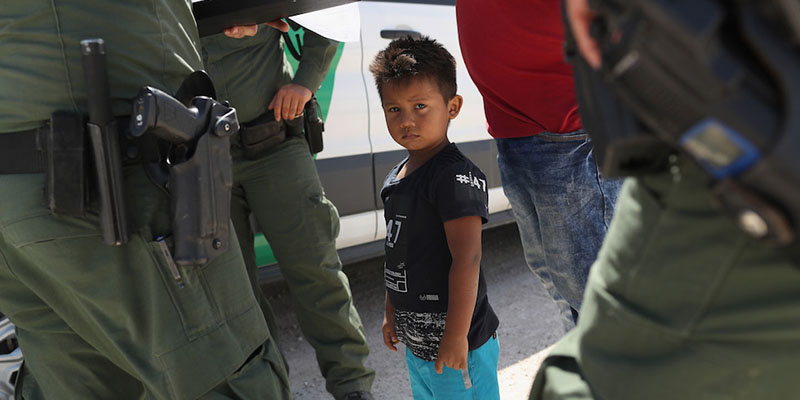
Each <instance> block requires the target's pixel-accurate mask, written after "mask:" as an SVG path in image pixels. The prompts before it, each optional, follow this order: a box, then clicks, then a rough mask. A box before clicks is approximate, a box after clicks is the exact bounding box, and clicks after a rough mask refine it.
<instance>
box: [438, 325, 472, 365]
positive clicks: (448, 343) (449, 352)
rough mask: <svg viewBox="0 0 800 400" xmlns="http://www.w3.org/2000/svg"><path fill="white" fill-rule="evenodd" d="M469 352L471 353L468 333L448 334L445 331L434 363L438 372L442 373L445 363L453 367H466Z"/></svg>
mask: <svg viewBox="0 0 800 400" xmlns="http://www.w3.org/2000/svg"><path fill="white" fill-rule="evenodd" d="M467 353H469V341H468V340H467V336H466V335H458V336H448V335H447V332H445V334H444V336H442V342H441V343H440V344H439V354H438V356H437V357H436V364H435V365H434V367H435V368H436V373H437V374H441V373H442V370H443V369H444V366H445V365H446V366H448V367H450V368H452V369H466V368H467Z"/></svg>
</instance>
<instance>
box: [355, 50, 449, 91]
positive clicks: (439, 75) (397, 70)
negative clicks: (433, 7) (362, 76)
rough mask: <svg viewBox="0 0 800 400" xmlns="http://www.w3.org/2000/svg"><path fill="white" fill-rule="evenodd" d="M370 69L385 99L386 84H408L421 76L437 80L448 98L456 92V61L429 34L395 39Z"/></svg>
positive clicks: (377, 57)
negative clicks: (384, 87)
mask: <svg viewBox="0 0 800 400" xmlns="http://www.w3.org/2000/svg"><path fill="white" fill-rule="evenodd" d="M369 72H372V76H374V77H375V86H377V87H378V94H379V95H380V96H381V100H383V85H385V84H386V83H389V82H391V83H408V82H409V81H411V80H412V79H417V78H429V79H433V81H434V82H436V83H437V85H438V86H439V91H440V92H441V93H442V97H444V100H445V101H448V100H450V99H452V98H453V96H455V95H456V89H457V85H456V60H455V59H454V58H453V55H452V54H450V52H449V51H447V49H445V48H444V46H442V45H441V43H439V42H437V41H435V40H433V39H431V38H429V37H427V36H423V37H421V38H419V39H414V38H412V37H410V36H406V37H402V38H399V39H395V40H392V42H391V43H389V46H387V47H386V49H384V50H382V51H381V52H380V53H378V55H376V56H375V59H374V60H373V61H372V64H370V66H369Z"/></svg>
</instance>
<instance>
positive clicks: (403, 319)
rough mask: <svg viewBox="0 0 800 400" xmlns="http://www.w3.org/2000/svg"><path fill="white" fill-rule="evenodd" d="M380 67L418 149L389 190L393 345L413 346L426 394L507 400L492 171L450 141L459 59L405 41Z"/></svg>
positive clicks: (418, 382)
mask: <svg viewBox="0 0 800 400" xmlns="http://www.w3.org/2000/svg"><path fill="white" fill-rule="evenodd" d="M370 71H371V72H372V74H373V75H374V77H375V83H376V85H377V87H378V93H379V95H380V97H381V103H382V105H383V111H384V116H385V117H386V125H387V127H388V128H389V133H390V134H391V135H392V139H394V140H395V141H396V142H397V143H398V144H400V145H401V146H403V147H405V148H406V149H407V150H408V157H407V158H406V159H405V160H403V161H402V162H401V163H400V164H398V165H397V166H395V167H394V168H393V169H392V170H391V172H389V175H388V176H387V177H386V180H385V181H384V185H383V189H382V190H381V198H382V200H383V203H384V215H385V218H386V223H387V226H386V245H385V248H386V264H385V280H386V288H387V296H386V311H385V315H384V321H383V340H384V343H385V344H386V346H387V347H389V348H390V349H392V350H394V351H397V348H396V347H395V345H396V344H397V342H402V343H404V344H405V345H406V364H407V365H408V373H409V377H410V380H411V390H412V393H413V395H414V398H415V399H417V400H420V399H476V398H477V399H499V397H500V395H499V387H498V384H497V358H498V353H499V347H498V344H497V337H496V334H495V331H496V329H497V325H498V319H497V316H496V315H495V313H494V311H493V310H492V308H491V306H490V305H489V302H488V299H487V297H486V283H485V281H484V278H483V274H482V273H481V269H480V260H481V224H482V223H484V222H486V220H487V217H488V207H487V203H488V193H487V191H486V177H485V176H484V174H483V172H481V171H480V169H478V167H476V166H475V165H474V164H473V163H472V162H471V161H470V160H469V159H467V158H466V157H465V156H464V155H463V154H462V153H461V152H460V151H459V150H458V148H457V147H456V146H455V144H452V143H450V141H449V140H448V139H447V126H448V124H449V122H450V120H451V119H453V118H455V117H456V116H457V115H458V113H459V110H460V109H461V104H462V101H463V99H462V97H461V96H459V95H457V94H456V67H455V60H454V59H453V56H452V55H450V53H449V52H448V51H447V50H445V49H444V48H443V47H442V46H441V45H440V44H439V43H437V42H436V41H434V40H431V39H429V38H427V37H423V38H421V39H418V40H415V39H411V38H402V39H397V40H395V41H393V42H391V43H390V44H389V46H388V47H387V48H386V49H385V50H383V51H381V52H380V53H378V55H377V56H376V57H375V60H374V61H373V62H372V64H371V65H370ZM458 370H461V371H458ZM434 372H435V373H434Z"/></svg>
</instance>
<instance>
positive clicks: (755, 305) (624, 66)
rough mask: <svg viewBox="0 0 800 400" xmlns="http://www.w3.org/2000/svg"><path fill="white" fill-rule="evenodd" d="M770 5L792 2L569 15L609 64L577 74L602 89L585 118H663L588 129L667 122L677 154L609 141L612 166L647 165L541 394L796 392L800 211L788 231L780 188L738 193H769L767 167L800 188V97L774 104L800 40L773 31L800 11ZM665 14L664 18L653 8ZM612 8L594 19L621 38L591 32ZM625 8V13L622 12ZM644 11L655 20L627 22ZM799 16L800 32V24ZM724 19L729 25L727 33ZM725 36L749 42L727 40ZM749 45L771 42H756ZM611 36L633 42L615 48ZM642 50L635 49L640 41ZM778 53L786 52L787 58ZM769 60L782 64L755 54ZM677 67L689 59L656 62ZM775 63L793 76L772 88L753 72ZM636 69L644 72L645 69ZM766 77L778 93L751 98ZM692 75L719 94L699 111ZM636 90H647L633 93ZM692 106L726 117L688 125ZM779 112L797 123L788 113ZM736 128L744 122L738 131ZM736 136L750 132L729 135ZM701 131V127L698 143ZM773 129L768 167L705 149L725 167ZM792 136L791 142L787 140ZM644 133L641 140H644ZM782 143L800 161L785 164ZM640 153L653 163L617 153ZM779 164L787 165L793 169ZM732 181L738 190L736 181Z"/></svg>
mask: <svg viewBox="0 0 800 400" xmlns="http://www.w3.org/2000/svg"><path fill="white" fill-rule="evenodd" d="M622 3H625V4H622ZM769 3H772V5H778V3H779V2H767V1H765V2H722V1H705V0H704V1H688V2H684V1H673V2H660V1H639V2H635V1H630V2H612V1H596V2H593V3H592V5H593V9H592V10H590V9H589V8H588V4H587V1H586V0H582V1H581V0H575V1H573V0H567V2H566V9H567V15H568V17H569V22H570V23H571V24H572V27H573V30H572V32H573V33H574V35H575V39H576V41H577V42H578V46H579V48H580V50H581V54H582V55H583V56H584V58H585V60H586V62H588V63H589V64H590V65H592V66H593V67H594V68H595V69H598V68H600V67H601V64H602V69H599V71H592V70H590V69H589V67H588V65H587V64H586V63H583V64H581V63H580V62H579V63H576V77H579V76H580V78H581V79H583V83H584V84H586V86H583V87H582V88H581V87H579V88H578V89H579V91H581V90H584V91H585V92H588V95H587V96H588V98H590V99H591V100H595V101H594V102H586V103H582V104H581V107H584V106H585V107H586V108H582V110H581V113H582V117H584V118H583V119H584V122H585V123H591V122H592V121H594V122H597V121H598V119H595V118H596V117H597V116H598V115H599V116H601V117H603V116H605V117H608V115H609V114H611V115H613V117H611V118H609V119H611V120H613V121H610V123H611V124H613V123H617V122H620V123H619V125H620V126H624V125H625V123H623V122H621V120H623V121H624V118H626V117H625V115H626V112H627V115H630V114H634V115H636V116H637V117H641V116H642V115H648V114H646V113H650V114H649V116H650V117H652V118H651V119H644V118H642V119H641V120H628V121H624V122H640V123H641V124H642V125H639V126H640V127H643V128H644V129H635V130H634V132H630V131H628V132H625V131H619V130H609V129H599V130H596V131H592V130H590V131H589V132H590V134H592V135H595V134H600V136H604V137H605V139H607V140H606V142H605V143H606V144H607V146H612V145H619V143H620V142H622V143H624V140H626V135H629V134H632V133H633V134H639V136H636V139H637V140H642V139H645V140H646V139H648V138H649V137H651V136H650V135H651V133H646V134H644V135H642V134H640V132H647V131H649V130H654V131H655V132H658V133H659V134H660V135H659V136H658V140H659V142H658V143H659V144H660V145H661V146H659V147H660V148H661V149H663V148H666V149H667V150H668V151H667V152H666V153H667V155H666V156H665V157H663V162H662V161H659V159H658V158H652V156H653V155H654V152H653V151H645V152H644V153H641V152H639V153H637V154H634V153H628V154H630V158H626V155H625V154H624V152H621V153H617V155H614V154H611V153H606V156H607V157H609V158H608V159H607V161H609V162H610V164H609V165H610V166H615V167H616V168H622V169H624V168H626V167H627V168H630V167H631V166H633V167H634V168H636V169H638V171H635V172H638V173H637V175H638V176H636V177H633V178H629V179H628V180H627V181H626V182H625V184H624V186H623V189H622V193H621V194H620V197H619V201H618V203H617V209H616V213H615V215H614V219H613V220H612V222H611V226H610V228H609V231H608V235H607V236H606V239H605V242H604V243H603V246H602V248H601V250H600V254H599V255H598V259H597V261H596V262H595V264H594V265H593V266H592V269H591V272H590V275H589V281H588V284H587V287H586V293H585V296H584V301H583V305H582V308H581V317H580V319H579V320H578V324H577V326H576V328H575V329H574V330H572V331H571V332H570V333H568V334H567V336H565V337H564V338H563V339H562V340H561V341H559V342H558V343H557V344H556V345H555V347H554V348H553V350H552V351H551V353H550V354H549V356H548V357H547V359H545V361H544V362H543V364H542V366H541V368H540V370H539V372H538V375H537V377H536V380H535V382H534V385H533V389H532V392H531V395H530V398H531V399H537V400H538V399H567V398H568V399H590V398H593V399H613V400H626V399H631V400H633V399H637V400H638V399H649V400H659V399H664V400H667V399H704V400H705V399H742V400H744V399H789V398H797V396H798V393H800V381H798V379H797V376H796V373H795V372H794V371H795V370H796V366H797V360H798V357H800V313H798V310H799V309H800V245H798V242H797V240H796V238H797V236H794V238H793V237H792V235H793V234H794V235H796V233H797V231H796V229H797V227H798V225H797V224H796V222H797V221H798V220H797V219H796V218H795V219H794V221H793V223H790V224H788V225H790V226H791V225H793V228H794V229H795V231H794V232H791V231H786V230H783V229H782V228H783V226H782V225H781V224H780V222H781V221H782V219H781V218H777V214H775V213H765V214H761V215H759V214H758V211H760V210H763V209H765V208H766V207H767V206H766V203H767V202H766V201H755V200H754V198H755V197H751V196H742V197H739V196H740V195H741V193H745V192H743V191H742V190H746V191H747V193H750V194H751V195H752V194H754V193H759V192H757V191H754V190H753V188H754V187H756V186H754V185H752V181H749V182H748V180H749V178H750V177H751V176H752V175H751V174H763V175H761V177H762V179H758V180H757V181H760V182H758V183H765V185H764V186H762V188H763V189H765V190H770V191H771V193H770V192H767V193H769V194H771V195H776V194H778V195H780V194H784V193H787V192H789V193H791V191H792V190H794V193H795V195H796V194H797V193H798V191H797V189H798V187H800V185H798V184H797V182H798V177H800V173H798V172H800V169H798V166H800V164H798V163H797V159H796V155H797V149H798V145H799V144H800V142H798V140H797V138H798V137H800V136H798V134H800V130H797V129H796V128H797V126H798V125H797V124H796V121H797V119H796V118H795V116H796V115H797V112H798V111H799V110H798V103H797V102H789V101H786V103H783V104H780V103H770V102H769V101H783V100H786V99H791V98H797V95H798V94H800V91H799V90H798V89H800V85H797V83H798V82H800V80H798V79H797V77H798V75H797V71H799V70H800V53H797V49H798V47H794V48H791V50H790V47H789V46H788V44H789V43H790V41H789V40H787V39H788V38H789V37H790V36H789V35H788V33H789V32H790V31H789V30H787V31H785V34H777V35H776V32H774V31H772V29H773V28H774V27H777V26H780V25H779V24H778V22H779V21H780V18H779V17H781V16H789V17H790V18H794V21H795V22H800V19H798V17H799V16H798V15H797V14H796V13H794V14H793V15H792V14H790V13H775V14H771V17H772V18H764V19H761V18H762V17H763V16H764V15H763V14H761V13H760V11H761V9H760V8H759V7H762V6H765V5H768V4H769ZM789 4H790V2H785V3H783V5H787V7H788V5H789ZM602 5H608V6H609V7H608V8H601V6H602ZM617 6H619V8H618V7H617ZM626 7H630V8H626ZM737 7H741V8H737ZM600 10H606V11H608V13H607V14H606V13H603V12H601V11H600ZM617 12H618V14H617ZM607 15H611V17H607ZM654 15H658V16H660V17H662V18H659V19H656V18H652V16H654ZM598 16H602V18H603V20H604V22H606V25H605V27H602V26H601V25H600V24H595V26H593V29H592V33H593V34H594V35H598V36H599V37H603V38H613V39H611V40H610V41H606V40H598V42H596V43H602V44H601V45H600V46H598V47H593V45H594V44H596V43H592V41H591V40H592V39H591V37H590V36H589V31H590V30H589V23H588V21H590V20H591V19H593V18H595V17H598ZM617 17H618V18H619V20H615V19H613V18H617ZM643 21H644V22H645V23H641V22H643ZM721 21H724V23H723V22H721ZM598 22H599V21H598ZM637 22H638V23H640V24H639V25H637ZM645 25H647V29H630V30H628V29H627V28H630V27H637V26H638V27H642V26H645ZM787 26H788V25H787ZM793 26H794V27H795V30H794V33H795V35H794V39H795V43H796V44H800V25H797V24H795V25H793ZM719 27H725V28H726V29H724V30H722V29H721V30H720V31H717V30H716V29H717V28H719ZM666 28H669V29H666ZM604 29H605V32H603V30H604ZM695 30H696V31H695ZM681 31H687V32H697V34H695V35H686V34H685V33H686V32H681ZM731 31H734V32H736V34H737V35H736V36H735V38H733V37H729V36H719V35H727V34H729V33H730V32H731ZM645 32H646V33H645ZM675 32H679V33H680V35H679V34H674V33H675ZM638 34H646V35H648V36H647V37H648V39H650V40H646V41H641V40H638V39H641V37H635V36H636V35H638ZM673 34H674V35H673ZM629 35H633V36H634V37H635V39H633V40H631V38H630V36H629ZM740 35H741V36H740ZM664 39H667V41H664ZM745 39H746V40H745ZM673 41H674V42H673ZM653 43H660V44H662V45H663V44H664V43H669V44H670V45H669V46H666V45H664V46H658V45H655V46H654V45H653ZM765 43H766V45H765ZM773 44H777V46H773ZM608 45H610V46H611V47H606V46H608ZM614 46H619V47H614ZM626 46H631V47H626ZM693 46H695V47H694V48H695V49H701V51H699V52H696V53H694V54H695V55H696V56H697V57H696V58H695V59H693V60H688V59H686V58H682V57H673V55H674V53H673V54H670V53H669V52H670V51H672V52H676V51H677V52H680V51H691V50H690V49H691V48H692V47H693ZM725 46H732V47H733V49H734V50H736V51H735V52H732V53H727V52H726V51H727V50H728V48H726V47H725ZM746 46H753V47H754V48H755V49H757V50H759V51H753V52H746V51H745V48H746ZM610 48H614V49H615V50H621V51H615V52H611V51H607V50H608V49H610ZM631 48H633V49H635V50H636V51H635V52H631V51H630V49H631ZM592 49H594V51H593V50H592ZM651 49H652V50H653V51H652V52H651V51H650V50H651ZM750 49H752V48H750ZM601 50H602V58H601ZM731 54H733V55H734V56H733V57H731ZM743 54H746V55H745V56H743V59H744V60H745V62H742V63H740V62H739V61H740V60H739V59H737V58H736V57H738V56H742V55H743ZM792 54H794V55H793V56H792ZM631 55H633V57H632V56H631ZM654 55H655V56H656V57H653V56H654ZM616 56H619V57H620V58H621V59H622V60H624V62H620V63H617V62H616V60H615V59H614V58H612V57H616ZM634 58H636V59H634ZM776 59H780V60H781V62H779V63H773V61H774V60H776ZM612 60H614V62H612ZM654 60H656V61H655V62H654ZM759 62H763V63H764V64H762V65H769V66H770V67H774V66H777V67H775V68H771V69H769V70H767V69H763V70H759V69H756V70H752V69H749V68H741V67H742V65H746V66H749V67H752V66H754V65H758V63H759ZM662 68H663V69H662ZM670 68H672V69H670ZM667 69H670V71H672V72H679V73H673V74H669V75H666V74H659V73H658V72H663V71H664V70H667ZM580 70H583V71H584V72H579V71H580ZM585 71H591V72H592V73H585ZM753 71H757V72H753ZM597 72H599V73H597ZM607 72H611V73H610V74H607ZM768 74H774V76H780V77H782V78H785V79H780V80H778V79H776V80H775V81H774V82H780V83H778V84H777V85H776V86H774V87H772V86H771V85H770V84H767V85H762V86H758V85H755V86H754V85H752V83H753V82H758V81H761V80H763V79H767V76H769V75H768ZM698 76H701V77H702V78H700V79H702V83H701V85H702V86H696V85H691V84H690V85H686V81H683V80H682V79H687V78H688V79H695V78H697V77H698ZM634 77H637V78H645V80H638V82H637V81H633V78H634ZM729 78H730V80H728V79H729ZM600 81H602V83H603V84H602V85H599V84H598V83H599V82H600ZM620 82H622V83H627V84H628V85H620V84H619V83H620ZM720 82H724V83H725V90H724V91H720V92H718V91H715V89H716V87H717V85H718V84H719V83H720ZM789 82H792V83H791V84H788V83H789ZM743 83H749V84H743ZM701 87H702V89H700V88H701ZM753 87H759V88H760V89H764V91H761V92H758V93H759V95H758V96H757V97H755V98H753V97H750V96H751V94H752V93H753V92H749V90H750V88H753ZM609 88H611V89H613V90H614V91H613V94H616V95H619V98H618V99H617V100H616V101H619V100H620V99H621V100H622V101H623V102H624V104H625V108H622V109H619V110H622V111H624V112H614V113H602V112H599V113H597V115H593V113H591V112H584V111H594V112H597V111H598V110H600V109H602V108H603V107H605V108H606V109H611V108H612V107H613V106H612V104H613V101H607V102H601V101H597V100H598V99H599V98H600V97H602V96H603V93H604V91H608V89H609ZM683 88H686V89H688V90H689V91H698V90H700V91H699V92H697V93H702V95H700V96H699V97H700V98H701V99H702V100H706V101H708V103H703V102H702V101H700V102H699V104H702V106H709V103H711V106H709V107H708V108H705V107H690V108H689V109H687V108H686V107H685V105H686V104H696V103H694V102H695V101H697V100H698V97H696V96H693V95H691V94H689V93H681V94H680V95H678V96H675V92H680V91H681V90H682V89H683ZM663 89H666V90H663ZM777 89H780V91H781V92H783V93H782V95H785V96H780V97H772V96H770V90H777ZM623 93H624V94H631V93H636V94H637V95H639V97H636V98H635V99H636V100H635V103H634V102H631V101H627V100H630V98H626V97H624V96H622V95H621V94H623ZM609 94H611V92H609ZM717 95H721V98H720V99H718V98H716V97H715V96H717ZM762 96H763V97H762ZM670 99H672V100H678V101H677V102H676V101H669V100H670ZM709 99H710V100H709ZM767 99H769V100H767ZM730 100H734V101H730ZM737 100H750V101H742V102H740V101H737ZM753 100H755V101H753ZM776 104H780V106H778V105H776ZM637 106H643V107H642V109H636V107H637ZM664 109H667V110H669V112H663V111H664ZM631 110H634V111H633V112H632V111H631ZM640 112H642V113H640ZM731 112H733V114H734V115H735V116H734V117H733V118H731V117H730V115H731ZM692 113H695V114H699V117H701V118H704V119H703V120H701V121H706V122H700V123H698V121H697V120H696V119H694V120H690V121H689V123H690V124H697V125H696V126H701V127H702V126H712V125H707V123H708V121H709V118H715V119H716V118H717V117H719V119H716V121H717V122H715V123H714V125H713V128H712V129H701V130H697V131H695V130H692V129H690V130H688V131H687V130H685V128H684V129H681V126H680V124H681V123H682V122H683V120H684V119H685V118H686V117H687V115H688V116H690V117H691V116H692ZM751 120H752V121H755V123H753V124H751V123H750V122H751ZM776 120H779V121H781V122H783V123H781V124H774V122H775V121H776ZM653 121H657V123H653ZM722 121H724V123H723V122H722ZM793 124H794V125H793ZM587 126H588V124H587ZM595 126H600V125H595ZM628 126H631V125H628ZM723 126H725V127H724V128H723ZM733 126H735V127H736V129H735V130H734V129H729V128H730V127H733ZM671 127H675V129H670V128H671ZM787 127H790V128H791V129H787ZM650 132H652V131H650ZM673 132H675V133H678V134H679V135H682V137H683V139H685V141H681V142H680V143H673V144H672V146H670V145H668V144H667V143H669V142H667V139H666V138H668V137H669V136H670V135H671V134H672V133H673ZM684 132H685V133H684ZM736 132H738V133H736ZM745 132H746V133H747V134H750V133H752V134H751V135H747V134H744V133H745ZM615 133H616V134H618V136H616V137H615V136H614V134H615ZM653 137H654V136H653ZM732 137H736V140H730V138H732ZM698 138H699V139H701V141H696V139H698ZM712 138H713V139H712ZM745 138H746V139H748V140H745ZM764 138H771V140H768V141H767V143H766V145H767V149H766V150H767V151H759V153H760V154H761V156H762V157H761V158H760V159H753V161H754V166H751V167H750V168H749V169H744V170H740V171H739V173H737V174H734V175H730V176H726V177H724V178H723V179H719V178H718V177H717V176H714V174H713V173H712V172H713V171H714V169H713V168H708V166H709V164H707V163H705V162H704V161H705V160H704V157H708V156H711V157H713V159H714V160H719V162H718V163H717V164H714V165H712V167H719V168H722V167H727V166H729V165H732V164H733V161H735V160H737V158H738V157H741V156H744V155H746V154H747V151H740V150H742V149H744V148H746V147H747V146H750V145H751V144H752V143H757V141H759V140H762V139H764ZM709 139H711V140H709ZM740 139H741V140H740ZM781 141H783V144H785V145H786V146H785V147H783V146H780V145H779V143H781ZM640 143H646V142H640ZM686 143H689V144H691V145H690V146H686V145H685V144H686ZM792 146H793V147H792ZM636 147H638V148H637V150H641V146H636ZM679 149H680V150H679ZM698 149H701V150H704V151H702V152H699V151H697V150H698ZM623 150H624V149H623ZM650 150H652V149H650ZM731 150H733V151H731ZM786 150H790V151H786ZM642 155H644V156H645V157H641V156H642ZM729 155H730V156H729ZM787 155H788V157H784V156H787ZM612 156H613V157H612ZM782 157H783V161H787V162H782V163H772V162H774V161H775V160H781V158H782ZM627 160H641V161H644V162H638V163H628V162H616V161H627ZM651 161H652V163H650V162H651ZM704 165H705V166H704ZM644 166H648V167H650V168H649V171H645V170H643V169H642V167H644ZM772 167H778V168H780V167H783V168H785V169H784V170H783V171H781V173H779V172H777V171H775V170H774V169H772ZM717 171H719V169H718V170H717ZM782 172H785V173H782ZM756 176H758V175H756ZM731 185H736V187H738V188H739V189H738V190H736V191H735V192H733V191H730V189H729V188H731V187H732V186H731ZM711 188H713V190H712V189H711ZM734 193H735V194H736V196H735V198H736V199H738V200H739V201H740V202H739V203H738V204H741V205H746V206H747V208H746V209H745V210H744V212H742V213H740V214H738V215H739V218H731V217H730V216H731V215H735V214H733V213H731V214H729V213H730V212H731V211H734V210H735V209H734V208H732V207H731V206H732V205H733V204H734V203H726V202H725V200H726V199H729V197H728V196H731V195H732V194H734ZM789 197H791V196H786V197H781V196H770V197H766V196H764V197H761V199H762V200H763V199H767V198H768V199H770V201H779V200H785V199H787V198H789ZM776 199H778V200H776ZM798 199H800V197H796V196H795V197H794V201H786V202H785V203H783V204H782V205H783V206H786V207H785V208H781V210H782V211H788V210H792V208H794V211H795V212H796V211H797V210H798V208H797V205H798V204H800V203H798ZM775 204H779V203H775ZM762 216H764V217H765V218H763V219H762V218H761V217H762ZM783 216H792V214H791V213H786V214H784V215H783ZM793 216H794V217H797V216H798V214H796V213H795V214H794V215H793ZM737 222H738V223H739V224H737ZM754 227H757V228H758V229H753V228H754ZM742 228H744V229H742ZM773 228H778V229H773ZM773 234H774V235H773ZM768 237H769V238H770V239H768ZM793 239H794V241H792V240H793ZM766 240H770V242H767V241H766Z"/></svg>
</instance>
